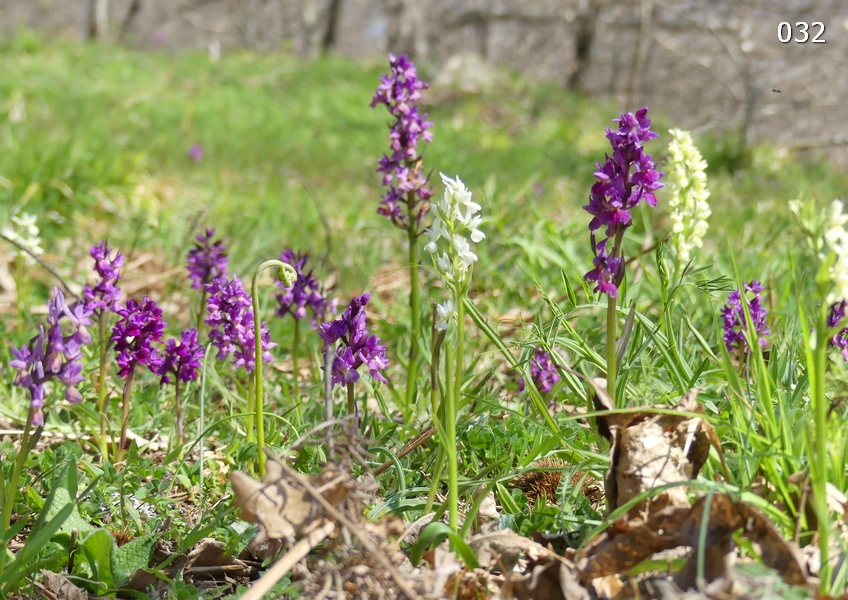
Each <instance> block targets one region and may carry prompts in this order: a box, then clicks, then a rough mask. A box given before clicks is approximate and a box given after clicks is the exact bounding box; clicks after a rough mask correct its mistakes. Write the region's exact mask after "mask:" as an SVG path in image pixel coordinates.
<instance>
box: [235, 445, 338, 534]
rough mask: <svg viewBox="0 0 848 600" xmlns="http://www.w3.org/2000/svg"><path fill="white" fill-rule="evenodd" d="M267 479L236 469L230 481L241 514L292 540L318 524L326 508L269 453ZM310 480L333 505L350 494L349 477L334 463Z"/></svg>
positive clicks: (272, 532)
mask: <svg viewBox="0 0 848 600" xmlns="http://www.w3.org/2000/svg"><path fill="white" fill-rule="evenodd" d="M265 469H266V473H265V479H264V481H262V482H259V481H257V480H255V479H253V478H252V477H250V476H249V475H247V474H246V473H242V472H241V471H233V472H232V473H231V474H230V483H231V484H232V486H233V492H235V500H234V501H233V504H235V505H236V506H237V507H238V508H239V509H241V514H242V517H243V518H244V519H245V520H247V521H255V522H258V523H259V524H260V525H262V530H263V533H264V535H265V536H267V537H268V538H271V539H285V540H287V541H292V540H294V539H295V538H296V537H298V536H300V535H302V534H303V533H305V532H307V531H308V530H309V529H311V528H312V527H314V526H315V525H316V524H319V523H320V521H321V519H322V518H323V517H324V510H323V508H322V507H321V505H320V504H319V503H318V502H317V501H315V500H314V499H313V498H312V496H311V495H310V493H309V491H307V489H306V488H305V487H303V486H301V485H300V484H299V483H298V482H296V481H291V480H289V479H287V478H286V476H285V474H284V471H283V467H282V465H281V464H280V462H279V461H278V460H277V458H276V457H275V456H274V455H273V454H270V453H269V458H268V461H267V462H266V465H265ZM308 479H309V483H310V484H311V485H312V487H313V488H315V489H316V490H317V491H318V492H319V493H320V494H321V495H322V496H323V497H324V499H325V500H327V501H328V502H329V503H330V504H331V505H333V506H336V505H338V504H339V503H340V502H341V501H342V500H343V499H344V498H345V496H346V495H347V492H348V485H347V484H348V483H350V480H349V476H347V474H345V473H344V472H343V471H341V470H340V469H338V468H337V467H336V466H334V465H327V466H326V467H325V468H324V471H322V472H321V473H318V474H317V475H310V476H309V477H308Z"/></svg>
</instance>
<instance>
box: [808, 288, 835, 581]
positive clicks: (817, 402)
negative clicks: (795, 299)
mask: <svg viewBox="0 0 848 600" xmlns="http://www.w3.org/2000/svg"><path fill="white" fill-rule="evenodd" d="M827 311H828V307H827V306H825V305H824V304H823V305H822V306H821V308H819V315H818V323H817V326H816V332H815V336H816V338H815V339H816V348H815V351H814V352H813V361H814V364H813V368H814V371H815V372H814V376H813V377H812V381H811V383H812V384H813V390H812V392H813V396H812V400H813V403H814V406H813V418H814V427H815V450H814V452H815V455H814V457H813V460H814V463H815V465H814V468H813V469H811V476H812V480H813V482H812V483H813V502H814V508H815V512H816V517H817V521H818V530H819V551H820V552H821V571H820V574H819V579H820V584H819V586H820V587H819V592H820V593H821V594H822V595H828V594H829V593H830V584H831V565H830V562H829V558H830V556H829V538H830V525H831V523H830V514H829V511H828V507H827V413H828V408H829V407H828V404H827V402H826V400H827V398H826V397H825V370H826V367H827V351H828V338H829V336H828V333H829V332H828V330H827Z"/></svg>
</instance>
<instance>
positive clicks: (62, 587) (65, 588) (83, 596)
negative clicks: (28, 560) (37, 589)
mask: <svg viewBox="0 0 848 600" xmlns="http://www.w3.org/2000/svg"><path fill="white" fill-rule="evenodd" d="M41 575H42V576H43V577H44V587H45V588H47V589H48V590H49V591H50V592H51V593H52V594H53V595H54V596H55V597H56V598H59V600H88V592H86V591H85V590H82V589H80V588H78V587H77V586H75V585H74V584H73V583H71V582H70V581H69V580H68V578H67V577H65V576H64V575H62V574H61V573H54V572H52V571H47V570H45V569H42V570H41Z"/></svg>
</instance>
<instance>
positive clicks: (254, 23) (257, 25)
mask: <svg viewBox="0 0 848 600" xmlns="http://www.w3.org/2000/svg"><path fill="white" fill-rule="evenodd" d="M242 11H243V13H242V28H241V35H242V39H243V41H244V45H245V47H247V48H248V49H249V50H254V51H255V50H258V49H259V47H260V42H261V40H260V30H261V21H262V0H245V2H244V3H243V5H242Z"/></svg>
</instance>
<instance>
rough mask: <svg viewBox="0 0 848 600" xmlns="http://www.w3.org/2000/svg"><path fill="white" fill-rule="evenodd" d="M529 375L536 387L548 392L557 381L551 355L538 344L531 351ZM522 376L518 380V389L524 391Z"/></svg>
mask: <svg viewBox="0 0 848 600" xmlns="http://www.w3.org/2000/svg"><path fill="white" fill-rule="evenodd" d="M530 376H531V377H533V383H534V384H535V386H536V388H537V389H538V390H539V391H540V392H542V393H544V394H548V393H550V391H551V390H553V389H554V386H555V385H556V384H557V383H558V382H559V380H560V377H559V373H557V370H556V367H555V366H554V364H553V361H551V355H550V354H549V353H548V352H547V351H545V349H544V348H542V347H541V346H539V347H538V348H536V350H535V351H534V352H533V358H532V360H531V361H530ZM524 386H525V383H524V378H523V377H522V378H521V379H519V380H518V391H519V392H523V391H524Z"/></svg>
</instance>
